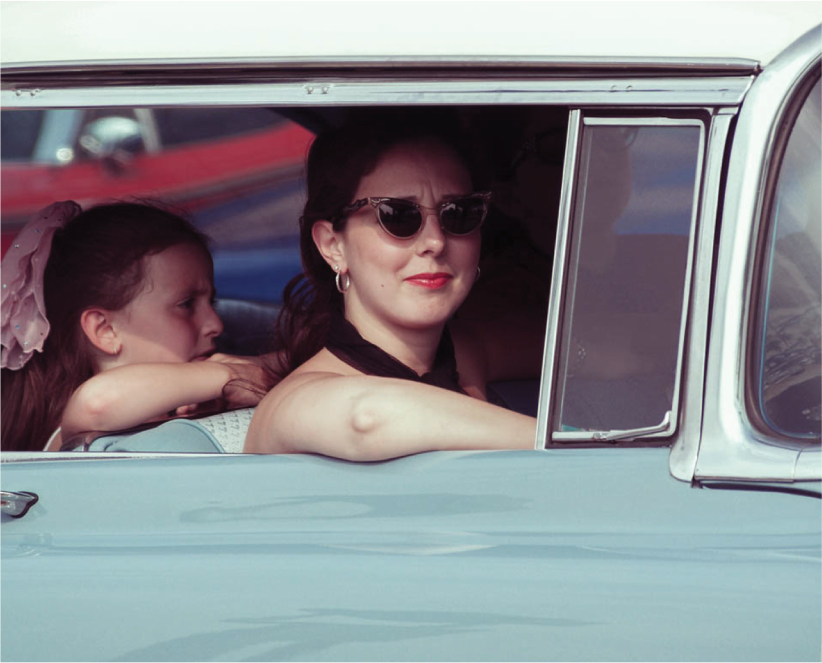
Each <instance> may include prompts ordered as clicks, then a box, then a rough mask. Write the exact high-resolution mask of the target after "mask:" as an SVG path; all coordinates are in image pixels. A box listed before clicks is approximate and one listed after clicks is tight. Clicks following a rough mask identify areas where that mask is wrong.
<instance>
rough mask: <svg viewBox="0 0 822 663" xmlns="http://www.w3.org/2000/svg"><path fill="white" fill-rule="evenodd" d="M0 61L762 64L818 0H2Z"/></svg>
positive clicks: (814, 19)
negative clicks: (679, 61) (639, 61)
mask: <svg viewBox="0 0 822 663" xmlns="http://www.w3.org/2000/svg"><path fill="white" fill-rule="evenodd" d="M0 12H1V14H0V16H1V18H2V22H0V36H1V37H2V40H0V61H2V64H3V66H4V67H9V66H14V65H21V64H38V63H49V62H53V63H72V62H112V61H123V60H141V61H168V60H177V61H180V60H183V61H189V60H194V61H221V60H224V59H233V58H243V59H252V60H262V61H272V60H278V59H286V60H289V59H290V60H300V59H306V58H310V59H321V60H322V59H332V60H342V61H345V60H357V59H359V58H365V59H378V60H387V61H390V60H392V59H398V60H400V61H401V60H403V59H409V58H410V59H419V60H425V61H430V60H432V59H433V60H444V61H457V62H459V61H464V60H466V59H468V60H470V59H472V58H475V57H479V58H491V59H495V58H502V59H508V58H526V59H527V58H538V59H540V60H548V61H550V60H551V59H559V60H562V59H590V58H593V59H602V60H606V59H607V60H632V59H634V58H643V59H644V58H651V59H654V60H659V59H665V58H686V59H688V60H700V59H705V58H720V59H738V58H741V59H748V60H755V61H758V62H760V63H762V64H763V65H764V64H767V63H768V62H769V61H770V60H771V59H772V58H773V57H775V56H776V55H777V54H778V53H779V52H780V51H781V50H782V49H784V48H785V47H786V46H788V45H789V44H790V43H791V42H793V41H794V40H795V39H796V38H798V37H799V36H801V35H802V34H804V33H806V32H807V31H808V30H810V29H812V28H814V27H815V26H817V25H819V23H820V22H822V3H820V2H818V1H817V0H809V1H800V2H785V1H776V2H767V1H762V2H678V1H672V2H662V1H659V0H654V1H651V2H641V1H632V2H628V1H614V2H592V1H581V0H577V1H574V2H542V1H538V2H520V1H512V0H508V1H505V0H496V1H485V2H483V1H445V2H422V1H414V2H411V1H397V2H387V1H385V0H383V1H377V2H363V1H336V2H327V1H321V0H316V1H313V0H300V1H299V2H294V1H285V0H283V1H263V2H245V1H236V0H235V1H230V2H229V1H219V2H198V1H187V2H181V1H177V2H130V1H124V2H112V1H111V0H106V1H103V2H78V1H70V2H12V1H3V2H2V4H0Z"/></svg>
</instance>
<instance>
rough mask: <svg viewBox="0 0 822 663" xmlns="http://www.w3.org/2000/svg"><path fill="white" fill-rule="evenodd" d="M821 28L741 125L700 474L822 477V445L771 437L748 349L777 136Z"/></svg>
mask: <svg viewBox="0 0 822 663" xmlns="http://www.w3.org/2000/svg"><path fill="white" fill-rule="evenodd" d="M821 51H822V40H820V28H815V29H813V30H811V31H809V32H808V33H806V34H805V35H804V36H803V37H801V38H800V39H798V40H797V41H796V42H794V44H792V45H791V46H790V47H788V48H787V49H786V50H785V51H784V52H783V53H782V54H780V55H779V56H778V57H777V58H776V59H775V60H774V61H773V62H772V63H771V65H770V66H769V67H768V68H767V69H766V70H765V72H764V73H763V74H762V75H761V76H760V77H759V78H758V79H757V81H756V83H755V84H754V85H753V86H752V88H751V91H750V93H749V95H748V97H747V98H746V100H745V103H744V104H743V106H742V110H741V112H740V115H739V122H738V125H737V128H736V132H735V137H734V144H733V148H732V150H731V156H730V162H729V166H728V175H727V183H728V184H727V189H726V193H725V202H724V207H723V212H722V218H723V226H724V229H723V233H722V236H721V241H720V245H719V253H718V257H717V276H716V281H717V283H721V284H723V287H721V288H717V292H716V293H715V299H714V307H713V319H712V325H711V335H710V346H709V353H708V362H707V374H706V381H705V411H704V420H703V430H702V437H701V441H700V446H699V452H698V455H697V459H696V466H695V468H694V472H693V479H695V480H715V479H724V480H733V479H747V480H754V481H763V482H764V481H786V482H790V481H798V480H819V479H820V478H822V463H820V462H819V456H820V454H819V453H818V451H817V450H807V451H803V450H802V449H801V447H799V446H798V445H791V444H790V443H786V442H784V441H780V440H777V439H775V438H773V437H768V436H767V435H766V434H765V433H763V432H761V431H759V430H758V429H757V428H756V427H754V425H753V424H752V422H751V421H750V419H749V417H748V415H747V411H746V403H745V390H744V384H745V383H744V381H745V379H746V366H745V362H746V355H747V343H748V330H749V317H750V306H751V301H750V300H751V295H752V287H753V279H754V261H755V256H754V251H755V250H756V246H757V240H758V236H759V232H760V224H761V222H762V219H761V216H762V213H763V211H764V210H763V203H764V197H765V193H766V192H765V191H764V189H765V185H766V182H767V179H768V177H769V174H770V171H771V167H772V165H773V163H772V162H773V159H774V157H775V156H776V155H775V154H774V147H775V142H776V140H777V138H778V135H779V134H780V133H781V131H782V129H783V128H782V127H781V126H780V125H781V124H782V120H783V118H784V116H785V113H786V112H787V111H788V109H789V107H790V105H791V104H790V102H791V100H792V97H793V95H794V94H795V93H796V91H797V90H798V89H800V87H801V85H802V84H803V82H804V80H805V78H806V76H808V75H809V74H811V73H812V70H813V68H814V67H816V66H818V65H819V61H820V56H821V55H822V52H821Z"/></svg>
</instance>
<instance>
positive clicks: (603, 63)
mask: <svg viewBox="0 0 822 663" xmlns="http://www.w3.org/2000/svg"><path fill="white" fill-rule="evenodd" d="M385 67H392V68H398V69H409V68H413V67H423V68H426V69H428V68H437V69H440V68H445V67H454V68H460V69H461V68H483V69H488V68H507V67H512V68H516V69H523V68H527V69H534V68H539V69H549V70H551V69H592V68H594V69H602V70H606V71H611V70H614V69H637V68H643V69H653V70H656V71H657V73H662V72H669V71H670V72H683V73H686V74H694V75H705V74H709V73H720V74H725V75H727V74H743V75H744V74H756V73H757V72H758V71H759V62H758V61H756V60H751V59H748V58H686V57H660V58H650V57H617V58H608V59H606V58H602V57H596V56H589V57H562V56H542V55H516V56H514V55H511V56H504V55H470V56H468V55H466V56H434V55H432V56H410V55H409V56H403V55H386V56H341V57H335V58H334V57H321V56H317V57H308V56H306V57H270V58H242V57H238V58H214V59H211V58H172V59H168V60H158V59H120V60H75V61H59V62H53V61H44V62H11V63H6V64H4V65H3V67H2V72H3V75H6V74H32V73H40V72H43V71H48V72H67V71H72V72H97V71H111V70H117V71H118V72H119V71H122V70H123V69H137V68H140V69H143V68H145V69H165V70H168V69H192V68H196V69H225V68H234V69H236V68H242V69H290V68H294V69H321V70H323V71H329V70H330V71H333V70H335V69H348V68H358V69H378V68H385Z"/></svg>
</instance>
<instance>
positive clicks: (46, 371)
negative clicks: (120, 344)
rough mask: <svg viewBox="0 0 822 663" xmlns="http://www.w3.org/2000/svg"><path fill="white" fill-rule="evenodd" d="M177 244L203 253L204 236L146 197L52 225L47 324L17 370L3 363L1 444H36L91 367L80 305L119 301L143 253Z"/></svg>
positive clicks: (140, 277)
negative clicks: (39, 346) (38, 347)
mask: <svg viewBox="0 0 822 663" xmlns="http://www.w3.org/2000/svg"><path fill="white" fill-rule="evenodd" d="M179 244H195V245H197V246H200V247H202V249H203V250H204V251H205V252H206V253H208V239H207V238H206V236H205V235H204V234H203V233H201V232H200V231H198V230H197V229H196V228H194V226H192V225H191V223H189V222H188V221H186V220H185V219H183V218H182V217H180V216H178V215H177V214H174V213H172V212H170V211H167V210H165V209H161V208H159V207H157V206H155V205H149V204H145V203H127V202H123V203H114V204H110V205H100V206H98V207H92V208H90V209H88V210H86V211H85V212H82V213H80V214H78V215H77V216H76V217H75V218H73V219H71V220H70V221H68V222H67V223H66V224H65V225H64V226H63V227H62V228H59V229H58V230H57V231H56V232H55V233H54V238H53V240H52V245H51V252H50V253H49V258H48V263H47V264H46V270H45V274H44V276H43V296H44V301H45V306H46V316H47V317H48V321H49V326H50V331H49V335H48V337H47V338H46V342H45V344H44V345H43V352H42V353H39V352H35V353H33V356H32V357H31V359H30V360H29V361H28V363H27V364H26V365H25V366H23V367H22V368H21V369H19V370H16V371H12V370H8V369H3V370H2V389H3V407H2V448H3V450H6V451H24V450H41V449H42V448H43V446H44V445H45V443H46V440H47V439H48V438H49V436H50V435H51V434H52V433H53V432H54V431H55V430H56V429H57V427H58V426H59V425H60V420H61V418H62V415H63V410H64V409H65V407H66V404H67V403H68V399H69V397H70V396H71V394H72V393H73V392H74V390H75V389H76V388H77V387H78V386H80V385H81V384H82V383H83V382H85V381H86V380H88V379H89V378H90V377H92V376H93V375H94V373H95V372H96V366H95V362H94V354H93V349H92V346H91V343H90V342H89V340H88V339H87V338H86V336H85V334H84V333H83V331H82V329H81V327H80V315H81V314H82V312H83V311H84V310H86V309H88V308H91V307H96V306H99V307H101V308H104V309H108V310H111V311H117V310H120V309H122V308H123V307H124V306H126V305H127V304H129V303H130V302H131V301H132V300H133V299H134V297H136V296H137V294H139V292H140V291H141V290H142V286H143V282H144V279H145V260H144V258H146V257H148V256H151V255H154V254H157V253H160V252H162V251H164V250H166V249H168V248H170V247H172V246H177V245H179Z"/></svg>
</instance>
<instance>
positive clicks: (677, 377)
mask: <svg viewBox="0 0 822 663" xmlns="http://www.w3.org/2000/svg"><path fill="white" fill-rule="evenodd" d="M586 125H587V126H592V127H597V126H599V127H602V126H644V127H696V128H698V129H699V145H698V148H697V155H696V164H695V168H694V171H695V175H694V192H693V199H692V205H691V222H690V231H689V234H688V252H687V262H686V265H685V277H684V282H683V285H682V287H683V293H682V308H681V312H680V323H679V342H678V344H677V362H676V372H675V374H674V392H673V395H672V398H671V409H670V411H669V412H668V413H667V414H666V415H665V417H664V418H663V420H662V422H660V423H659V424H658V425H656V426H651V427H644V428H637V429H636V430H635V431H599V430H597V431H594V430H591V431H584V432H582V431H575V432H564V431H557V430H551V426H550V425H549V424H550V423H553V418H554V411H555V410H556V407H555V406H556V403H554V402H553V401H554V398H555V395H556V390H557V387H556V379H557V378H558V377H559V374H558V372H557V373H556V374H555V375H551V378H550V379H551V388H550V389H547V390H546V392H547V393H546V398H551V403H550V406H551V407H550V414H548V415H546V417H545V418H546V419H549V420H550V421H548V422H546V429H545V430H546V433H548V432H550V441H549V438H548V437H547V435H546V437H544V438H542V439H543V440H545V444H546V445H548V444H551V443H560V444H561V445H563V446H564V445H567V444H569V443H579V442H583V443H590V442H597V441H602V440H607V439H608V436H607V435H604V434H605V433H611V434H612V435H613V436H615V435H617V434H618V435H619V437H614V438H613V439H641V438H643V436H648V437H649V438H660V437H671V436H673V435H674V434H675V433H676V430H677V426H678V420H679V415H678V413H679V409H680V407H681V398H680V389H681V384H682V372H683V365H684V355H685V347H686V338H687V330H688V321H689V315H688V314H689V306H690V293H691V288H692V285H691V284H692V280H693V263H694V246H695V244H696V236H697V231H698V225H697V224H698V219H699V214H700V204H699V203H700V197H701V195H702V186H703V185H702V181H703V162H704V159H705V151H706V148H707V143H706V138H705V133H706V132H705V129H706V127H705V122H704V121H703V120H700V119H697V118H671V117H653V116H651V117H585V116H584V115H583V117H582V126H586ZM579 133H580V136H581V131H580V132H579ZM569 136H570V130H569ZM580 136H577V137H576V140H577V141H578V140H579V137H580ZM566 149H567V148H566ZM567 156H568V154H567V152H566V157H567ZM576 156H577V155H574V160H575V161H576ZM569 166H573V168H574V169H575V168H576V163H575V162H574V163H573V164H569V163H568V160H567V158H566V163H565V166H564V168H566V170H565V171H564V172H563V190H562V193H561V198H560V200H561V205H567V206H568V209H567V210H565V209H563V210H562V211H563V216H561V218H560V222H561V223H562V224H563V228H562V232H563V237H562V245H563V246H562V252H563V256H562V258H563V260H565V259H567V255H566V254H567V243H568V234H569V233H570V232H571V230H572V227H571V216H572V214H573V207H574V205H573V204H571V203H572V201H570V200H566V197H565V179H564V178H565V176H567V175H568V173H569V171H568V170H567V168H569ZM570 176H572V177H573V178H574V184H576V178H577V176H578V173H576V172H573V171H571V175H570ZM572 192H573V188H569V194H572ZM573 202H574V203H575V201H573ZM559 232H560V229H559V225H558V227H557V233H559ZM559 242H560V238H559V235H558V236H557V244H559ZM560 264H561V267H562V270H563V272H567V271H568V268H569V265H566V264H564V263H559V262H558V260H557V257H555V258H554V269H555V270H557V269H558V267H557V266H558V265H560ZM557 276H558V275H557V273H556V271H555V272H554V279H555V282H556V278H557ZM561 278H562V279H563V280H564V276H562V277H561ZM562 286H563V290H560V291H559V292H558V293H555V292H554V288H553V287H552V288H551V304H550V305H549V306H553V307H554V310H553V311H551V312H552V313H554V314H556V309H560V308H561V309H563V313H564V315H570V312H568V311H567V310H565V304H566V303H565V294H566V293H565V290H564V282H563V284H562ZM557 294H558V297H561V298H562V300H563V301H562V303H561V304H559V303H557V302H556V300H555V296H556V295H557ZM549 310H550V309H549ZM562 317H563V316H562V315H560V316H559V317H557V318H556V320H553V319H552V318H551V313H549V326H550V324H551V323H552V322H556V323H557V325H560V324H561V323H562V322H561V318H562ZM549 334H551V337H552V338H551V343H552V346H553V352H554V356H555V357H556V356H557V353H558V352H559V343H558V339H557V336H558V335H559V334H560V331H559V327H555V328H554V330H549ZM547 348H548V341H547V339H546V355H545V356H546V359H545V360H544V361H545V364H544V367H543V380H545V379H546V371H547V370H548V366H547V356H548V354H547ZM559 363H563V362H559ZM556 365H557V362H554V367H556ZM542 404H543V401H542V393H540V409H542ZM545 409H546V410H548V409H549V408H548V407H545ZM540 423H541V422H540V421H539V420H538V424H537V430H538V431H539V426H540ZM632 432H633V433H635V434H634V435H631V433H632ZM537 435H538V436H539V432H538V433H537ZM538 439H539V438H538Z"/></svg>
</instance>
